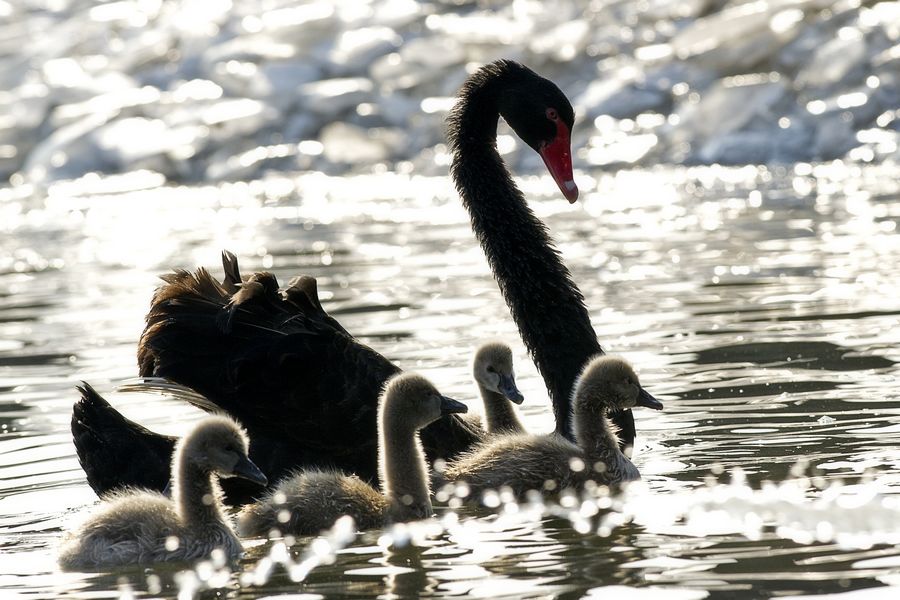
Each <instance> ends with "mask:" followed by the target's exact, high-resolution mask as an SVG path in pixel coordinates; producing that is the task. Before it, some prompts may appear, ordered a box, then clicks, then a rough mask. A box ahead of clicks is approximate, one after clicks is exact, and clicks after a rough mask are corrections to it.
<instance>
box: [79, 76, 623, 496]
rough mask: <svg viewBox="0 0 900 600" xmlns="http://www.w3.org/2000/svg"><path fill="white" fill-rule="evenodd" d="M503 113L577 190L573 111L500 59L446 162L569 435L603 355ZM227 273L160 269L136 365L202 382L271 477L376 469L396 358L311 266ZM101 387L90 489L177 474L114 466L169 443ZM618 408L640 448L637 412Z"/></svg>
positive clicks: (88, 439)
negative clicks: (289, 275)
mask: <svg viewBox="0 0 900 600" xmlns="http://www.w3.org/2000/svg"><path fill="white" fill-rule="evenodd" d="M501 116H502V117H503V118H504V119H505V120H506V121H507V123H509V125H510V126H511V127H512V128H513V130H514V131H515V132H516V134H517V135H518V136H519V137H520V138H521V139H522V140H523V141H524V142H525V143H527V144H528V145H529V146H531V147H532V148H533V149H535V150H536V151H537V152H538V153H539V154H540V155H541V156H542V158H543V159H544V162H545V164H546V165H547V168H548V170H549V171H550V173H551V175H552V176H553V178H554V180H555V181H556V182H557V184H558V185H559V187H560V189H561V191H562V192H563V195H564V196H565V197H566V198H567V199H568V200H569V201H570V202H574V201H575V199H576V198H577V195H578V189H577V187H576V186H575V183H574V181H573V177H572V162H571V154H570V132H571V130H572V125H573V122H574V114H573V110H572V107H571V105H570V104H569V102H568V100H567V99H566V97H565V95H563V93H562V92H561V91H560V90H559V88H558V87H557V86H556V85H554V84H553V83H552V82H550V81H548V80H547V79H544V78H542V77H540V76H539V75H537V74H536V73H534V72H533V71H531V70H530V69H528V68H526V67H524V66H522V65H520V64H518V63H515V62H512V61H506V60H501V61H497V62H494V63H492V64H490V65H487V66H485V67H483V68H482V69H480V70H479V71H477V72H476V73H475V74H473V75H472V76H471V77H470V78H469V79H468V80H467V81H466V83H465V84H464V86H463V88H462V90H461V92H460V95H459V100H458V102H457V104H456V106H455V107H454V109H453V111H452V112H451V114H450V117H449V119H448V124H449V137H450V143H451V147H452V150H453V156H454V159H453V165H452V174H453V178H454V181H455V182H456V186H457V189H458V190H459V192H460V194H461V196H462V198H463V203H464V204H465V206H466V208H467V209H468V211H469V214H470V216H471V220H472V228H473V230H474V231H475V234H476V236H477V237H478V240H479V242H480V243H481V245H482V248H483V249H484V252H485V254H486V256H487V258H488V262H489V264H490V266H491V269H492V270H493V273H494V277H495V278H496V279H497V282H498V284H499V285H500V289H501V291H502V293H503V296H504V298H505V299H506V302H507V304H508V306H509V307H510V310H511V312H512V315H513V318H514V319H515V322H516V324H517V326H518V328H519V332H520V334H521V336H522V339H523V340H524V342H525V345H526V347H527V348H528V350H529V351H530V352H531V354H532V356H533V358H534V361H535V364H536V365H537V367H538V369H539V371H540V372H541V375H542V376H543V378H544V381H545V383H546V385H547V388H548V391H549V393H550V397H551V399H552V402H553V410H554V414H555V416H556V428H557V431H558V432H559V433H561V434H562V435H564V436H566V437H568V438H571V437H572V431H571V414H570V413H571V406H570V395H571V392H572V388H573V385H574V383H575V380H576V378H577V376H578V373H579V372H580V370H581V369H582V368H583V366H584V365H585V364H586V363H587V361H588V360H589V359H590V358H591V357H593V356H595V355H597V354H601V353H602V352H603V351H602V349H601V348H600V345H599V343H598V342H597V339H596V335H595V333H594V330H593V328H592V327H591V323H590V318H589V315H588V312H587V309H586V307H585V304H584V298H583V296H582V295H581V292H580V291H579V290H578V287H577V286H576V285H575V283H574V282H573V281H572V279H571V276H570V274H569V271H568V269H566V267H565V265H563V263H562V260H561V258H560V255H559V252H558V250H557V249H556V248H555V247H554V246H553V243H552V241H551V239H550V237H549V235H548V233H547V229H546V227H545V226H544V225H543V223H541V222H540V221H539V220H538V219H537V218H536V217H535V216H534V214H533V213H532V212H531V210H530V209H529V208H528V206H527V205H526V203H525V199H524V197H523V195H522V193H521V191H520V190H519V189H518V188H517V187H516V185H515V183H514V182H513V180H512V177H511V176H510V174H509V172H508V171H507V170H506V168H505V166H504V164H503V161H502V159H501V158H500V155H499V154H498V153H497V150H496V134H497V122H498V119H499V117H501ZM225 272H226V276H225V280H224V282H222V283H221V284H220V283H218V282H216V281H215V280H214V279H213V278H212V277H211V276H210V275H209V274H208V273H207V272H206V271H205V270H203V269H200V270H198V271H197V273H196V274H193V275H192V274H190V273H187V272H178V273H175V274H172V275H168V276H166V277H165V278H164V280H165V282H166V283H165V285H163V286H162V287H161V288H160V289H159V290H158V291H157V293H156V295H155V297H154V300H153V304H152V307H151V310H150V314H149V315H148V317H147V327H146V329H145V331H144V334H143V336H142V337H141V343H140V348H139V350H138V358H139V364H140V371H141V375H144V376H149V375H154V376H160V377H165V378H167V379H170V380H172V381H175V382H177V383H180V384H183V385H186V386H188V387H190V388H193V389H194V390H196V391H197V392H199V393H200V394H202V395H203V396H205V397H206V398H208V400H209V403H210V405H211V406H204V408H207V409H209V408H213V407H215V408H218V409H220V410H224V411H226V412H228V413H230V414H232V415H234V416H235V417H236V418H237V419H238V420H240V421H241V423H242V424H243V425H244V427H246V429H247V431H248V433H249V435H250V439H251V440H253V442H254V443H256V442H257V440H266V442H265V444H266V445H265V446H263V447H251V455H252V456H253V460H254V461H255V462H256V463H257V464H258V465H259V466H260V467H261V468H262V469H263V471H264V472H265V473H266V474H267V475H268V476H269V480H270V481H276V480H277V479H278V477H279V475H281V474H282V473H285V472H286V471H288V470H290V469H292V468H294V467H297V466H302V465H319V466H335V467H338V468H342V469H345V470H349V471H351V472H355V473H357V474H359V475H360V476H362V477H364V478H367V479H371V480H374V479H376V478H377V470H376V452H375V443H376V423H375V420H376V418H375V413H376V406H377V399H378V394H379V392H380V391H381V389H382V386H383V384H384V382H385V381H386V380H387V379H388V378H389V377H390V376H391V375H393V374H395V373H396V372H397V371H398V370H399V369H398V368H397V367H396V366H395V365H393V364H392V363H391V362H390V361H388V360H387V359H385V358H384V357H383V356H381V355H380V354H378V353H377V352H375V351H374V350H372V349H370V348H368V347H366V346H364V345H362V344H360V343H359V342H358V341H356V340H355V339H354V338H353V337H352V336H350V334H349V333H347V332H346V331H345V330H344V329H343V327H341V326H340V324H338V323H337V322H336V321H335V320H334V319H333V318H331V317H330V316H328V315H327V314H326V313H325V311H324V310H322V308H321V304H320V303H319V300H318V298H317V296H316V293H315V287H314V286H315V282H314V280H312V279H311V278H305V279H300V280H297V281H296V282H295V283H294V284H293V285H292V286H291V287H290V288H289V289H288V290H286V291H285V292H283V293H280V292H279V291H278V289H277V282H276V281H275V279H274V277H273V276H272V275H270V274H267V273H261V274H256V275H254V276H252V277H251V278H249V279H248V280H247V281H246V282H244V281H242V279H241V277H240V275H239V273H238V272H237V264H236V262H235V261H233V260H232V259H226V268H225ZM98 398H99V396H96V395H94V396H91V395H84V396H83V397H82V399H81V401H79V403H78V404H76V406H75V414H74V415H73V420H72V430H73V435H74V438H75V444H76V448H77V450H78V456H79V459H80V461H81V464H82V466H83V467H84V470H85V472H86V473H87V475H88V481H89V482H90V484H91V486H92V487H93V488H94V490H95V491H97V492H98V493H102V492H104V491H106V490H107V489H110V488H112V487H118V486H120V485H126V484H127V485H151V486H152V484H153V482H160V481H167V480H168V474H167V473H158V474H155V476H153V477H151V475H150V474H149V473H144V474H141V473H137V474H135V475H133V477H134V478H136V479H138V480H128V478H126V477H122V476H121V475H120V474H121V473H123V471H122V470H121V469H119V468H118V467H119V466H124V465H125V464H127V463H131V462H133V461H140V460H141V458H140V455H139V454H138V452H145V451H147V449H149V448H154V449H158V448H160V447H164V446H163V445H161V444H159V443H158V442H159V440H158V439H157V440H156V441H155V442H154V443H148V442H147V440H146V439H145V437H146V436H147V435H151V434H150V433H149V432H147V431H146V430H143V429H137V426H136V425H135V424H133V423H131V422H128V421H126V420H124V419H123V418H122V417H121V416H120V415H118V414H117V413H115V411H114V410H113V409H112V408H111V407H109V406H108V405H105V406H104V404H105V403H103V402H102V399H100V401H98ZM614 420H615V422H616V424H617V425H618V426H619V427H620V429H621V433H620V436H621V439H622V442H623V444H624V445H626V446H630V445H631V444H632V443H633V440H634V422H633V418H632V416H631V413H630V411H627V412H622V413H618V414H617V415H615V417H614ZM123 428H125V429H128V430H129V435H130V436H137V437H136V438H135V439H133V440H132V441H129V442H127V443H121V440H123V439H126V438H127V437H129V435H125V433H124V432H123V431H122V429H123ZM114 432H115V433H114ZM481 436H482V432H479V431H477V430H473V429H472V428H471V426H469V425H467V424H466V423H465V422H464V421H463V420H462V419H459V418H458V417H456V416H455V415H453V416H451V417H447V418H443V419H440V420H439V421H437V422H435V423H433V424H432V425H430V426H429V427H427V428H425V429H424V430H423V431H422V442H423V445H424V446H425V449H426V452H427V454H428V456H429V459H434V458H436V457H446V458H450V457H453V456H454V455H456V454H457V453H458V452H460V451H462V450H464V449H466V448H468V447H470V446H471V445H472V444H473V443H475V442H476V441H478V440H479V439H481ZM113 440H119V442H118V443H117V442H116V441H113ZM138 440H141V441H140V442H138ZM156 451H157V453H158V452H159V450H156ZM163 454H164V452H163ZM164 459H167V457H166V456H164V455H159V454H157V456H156V458H155V461H147V464H163V465H164V464H167V460H164ZM129 472H130V473H134V470H133V469H132V470H130V471H129ZM157 487H158V486H157ZM231 499H232V500H233V501H241V500H243V499H246V498H245V497H242V496H241V495H240V494H234V495H233V496H232V497H231Z"/></svg>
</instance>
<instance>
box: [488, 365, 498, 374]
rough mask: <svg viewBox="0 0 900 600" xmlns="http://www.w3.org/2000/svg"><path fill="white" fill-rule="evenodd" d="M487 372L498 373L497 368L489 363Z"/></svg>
mask: <svg viewBox="0 0 900 600" xmlns="http://www.w3.org/2000/svg"><path fill="white" fill-rule="evenodd" d="M487 372H488V373H496V372H497V369H495V368H494V367H493V365H488V367H487Z"/></svg>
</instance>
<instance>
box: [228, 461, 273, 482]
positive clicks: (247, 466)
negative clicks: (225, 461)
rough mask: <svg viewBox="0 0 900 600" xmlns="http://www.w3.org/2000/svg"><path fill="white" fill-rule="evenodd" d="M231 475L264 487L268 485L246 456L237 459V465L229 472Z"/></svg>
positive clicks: (264, 477) (266, 480) (263, 476)
mask: <svg viewBox="0 0 900 600" xmlns="http://www.w3.org/2000/svg"><path fill="white" fill-rule="evenodd" d="M231 474H232V475H234V476H235V477H240V478H241V479H246V480H247V481H252V482H253V483H258V484H259V485H266V484H268V483H269V480H268V479H266V476H265V475H264V474H263V472H262V471H260V470H259V467H257V466H256V465H255V464H253V461H251V460H250V459H249V458H247V457H246V456H241V457H240V458H239V459H238V462H237V464H236V465H234V469H232V470H231Z"/></svg>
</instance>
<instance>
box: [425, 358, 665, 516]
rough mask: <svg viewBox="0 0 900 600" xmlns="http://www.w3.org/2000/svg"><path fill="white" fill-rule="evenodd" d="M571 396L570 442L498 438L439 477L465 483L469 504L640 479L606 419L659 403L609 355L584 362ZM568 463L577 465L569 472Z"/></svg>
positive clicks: (621, 362) (551, 438) (552, 438)
mask: <svg viewBox="0 0 900 600" xmlns="http://www.w3.org/2000/svg"><path fill="white" fill-rule="evenodd" d="M574 396H575V403H574V404H575V406H574V410H573V417H574V418H573V420H574V425H575V443H573V442H571V441H569V440H567V439H566V438H564V437H563V436H561V435H559V434H557V433H552V434H550V435H529V434H510V435H503V436H498V437H495V438H491V439H489V440H487V441H486V442H484V443H483V444H482V445H481V446H478V447H476V448H475V449H473V450H471V451H469V452H466V453H464V454H462V455H460V456H459V457H458V458H457V459H456V460H454V461H451V462H450V463H449V464H448V465H447V466H446V468H445V469H444V470H443V475H442V479H443V480H444V481H452V482H465V483H466V484H467V485H468V486H469V490H470V491H471V495H470V497H471V498H472V499H473V500H480V499H481V495H482V494H483V493H484V492H485V491H487V490H499V489H501V488H503V487H509V488H511V489H512V491H513V493H514V494H516V495H517V496H519V497H523V496H524V495H525V494H526V493H527V492H529V491H530V490H536V491H550V492H557V491H559V490H562V489H566V488H576V487H578V486H579V485H582V484H584V483H585V482H586V481H588V480H590V481H594V482H596V483H599V484H602V485H608V486H610V485H618V484H621V483H624V482H627V481H635V480H637V479H640V478H641V474H640V473H639V472H638V470H637V467H635V466H634V464H633V463H632V462H631V461H630V460H629V459H628V457H626V456H625V454H624V453H623V452H622V451H621V450H620V448H619V438H618V436H617V435H616V427H615V425H613V424H612V423H611V422H610V421H609V420H608V418H607V415H608V414H610V413H612V414H615V413H616V412H618V411H621V410H622V409H625V408H631V407H634V406H645V407H648V408H653V409H656V410H660V409H662V407H663V405H662V403H661V402H660V401H659V400H657V399H656V398H654V397H653V396H651V395H650V394H648V393H647V392H646V391H645V390H644V389H643V388H642V387H641V384H640V383H639V382H638V379H637V375H635V373H634V370H633V369H632V368H631V365H629V364H628V363H627V362H626V361H624V360H622V359H621V358H618V357H614V356H600V357H597V358H595V359H594V360H592V361H591V362H590V363H588V365H587V367H585V369H584V373H583V374H582V375H581V377H579V379H578V382H577V384H576V385H575V392H574ZM573 459H574V460H575V463H576V464H577V465H579V467H574V468H573V466H572V465H573Z"/></svg>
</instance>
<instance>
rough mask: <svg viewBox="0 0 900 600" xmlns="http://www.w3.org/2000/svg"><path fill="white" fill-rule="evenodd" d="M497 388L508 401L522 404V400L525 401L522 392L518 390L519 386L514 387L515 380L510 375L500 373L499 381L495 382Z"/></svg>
mask: <svg viewBox="0 0 900 600" xmlns="http://www.w3.org/2000/svg"><path fill="white" fill-rule="evenodd" d="M497 389H498V390H500V393H501V394H503V395H504V396H505V397H506V399H507V400H509V401H510V402H515V403H516V404H522V402H524V401H525V396H523V395H522V392H520V391H519V388H517V387H516V380H515V379H514V378H513V376H512V375H504V374H503V373H501V374H500V383H498V384H497Z"/></svg>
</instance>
